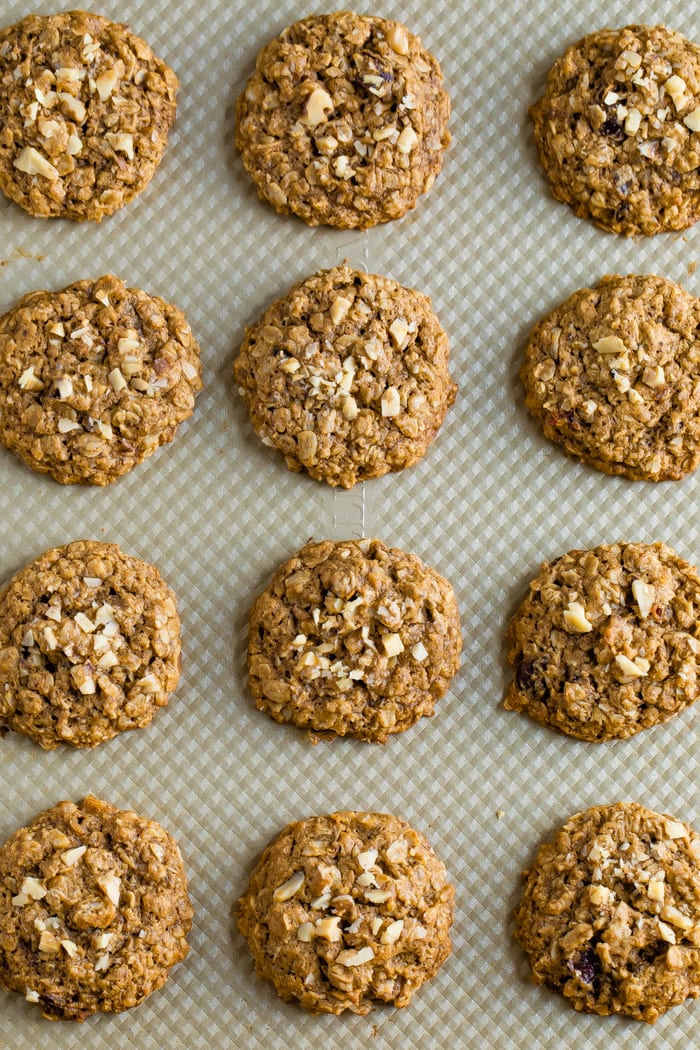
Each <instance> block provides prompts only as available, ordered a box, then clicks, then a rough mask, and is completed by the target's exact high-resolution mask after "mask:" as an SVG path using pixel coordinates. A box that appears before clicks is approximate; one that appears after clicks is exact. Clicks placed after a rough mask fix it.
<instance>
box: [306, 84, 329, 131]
mask: <svg viewBox="0 0 700 1050" xmlns="http://www.w3.org/2000/svg"><path fill="white" fill-rule="evenodd" d="M332 109H333V99H332V98H331V96H330V95H329V94H328V92H327V91H326V90H325V89H324V88H322V87H317V88H314V90H313V91H312V92H311V94H310V95H309V97H308V99H307V100H306V115H305V116H304V117H302V118H301V122H302V124H308V125H309V127H311V128H315V127H316V125H317V124H322V123H323V122H324V121H325V120H327V119H328V117H327V115H326V114H327V113H329V112H330V111H331V110H332Z"/></svg>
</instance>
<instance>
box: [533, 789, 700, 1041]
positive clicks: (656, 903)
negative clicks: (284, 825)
mask: <svg viewBox="0 0 700 1050" xmlns="http://www.w3.org/2000/svg"><path fill="white" fill-rule="evenodd" d="M524 875H525V880H526V881H525V890H524V893H523V898H522V901H521V902H520V906H519V907H518V909H517V911H516V913H515V919H516V935H517V938H518V940H519V941H520V943H521V945H522V946H523V948H524V949H525V951H526V953H527V955H528V957H529V960H530V965H531V966H532V974H533V979H534V980H535V982H536V983H537V984H546V985H547V986H548V987H549V988H552V989H554V991H557V992H560V993H561V994H562V995H564V996H565V997H566V998H567V999H568V1000H569V1002H570V1003H571V1005H572V1006H573V1007H574V1008H575V1009H576V1010H584V1011H586V1012H587V1013H596V1014H625V1015H627V1016H628V1017H633V1018H635V1019H637V1020H639V1021H650V1022H651V1021H656V1019H657V1018H658V1017H660V1016H661V1014H662V1013H664V1012H665V1011H666V1010H668V1009H669V1007H671V1006H677V1005H678V1004H679V1003H682V1002H683V1001H684V1000H685V999H687V998H693V999H695V998H697V997H698V995H700V836H698V835H697V833H696V832H695V831H693V829H692V828H690V827H688V825H687V824H685V823H683V822H682V821H679V820H676V819H675V818H674V817H669V816H668V815H667V814H664V813H655V812H653V811H652V810H650V809H645V808H644V807H643V806H640V805H638V804H637V803H636V802H618V803H616V804H615V805H610V806H594V807H593V808H591V809H588V810H586V811H585V812H583V813H577V814H576V816H574V817H572V818H571V819H570V820H568V821H567V822H566V824H565V825H564V827H563V828H562V829H561V830H560V831H558V832H557V834H556V835H555V837H554V839H553V841H552V842H547V843H544V844H543V845H542V846H540V848H539V851H538V853H537V856H536V857H535V860H534V862H533V864H532V865H531V867H530V870H529V871H526V872H525V873H524Z"/></svg>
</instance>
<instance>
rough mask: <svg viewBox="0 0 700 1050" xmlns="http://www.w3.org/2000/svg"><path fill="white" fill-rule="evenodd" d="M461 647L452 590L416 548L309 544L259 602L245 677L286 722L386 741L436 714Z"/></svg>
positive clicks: (261, 702)
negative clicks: (401, 548)
mask: <svg viewBox="0 0 700 1050" xmlns="http://www.w3.org/2000/svg"><path fill="white" fill-rule="evenodd" d="M461 648H462V636H461V634H460V623H459V611H458V609H457V602H456V600H455V596H454V591H453V590H452V587H451V586H450V584H449V583H448V582H447V580H445V579H444V578H443V577H442V576H440V575H438V573H437V572H435V571H434V570H433V569H429V568H427V566H425V565H424V564H423V562H422V561H421V560H420V558H417V557H416V555H415V554H406V553H405V552H404V551H402V550H398V549H397V548H389V547H385V546H384V544H383V543H381V542H380V541H379V540H357V541H356V540H346V541H344V542H334V541H332V540H326V541H325V542H322V543H307V544H306V546H304V547H303V548H302V549H301V550H300V551H299V552H298V553H297V554H295V555H294V557H293V558H291V559H290V560H289V561H288V562H285V564H284V565H282V566H280V568H279V569H278V570H277V572H276V573H275V575H274V577H273V579H272V582H271V583H270V585H269V586H268V587H267V588H266V589H265V590H264V591H263V592H262V594H260V595H259V596H258V598H257V599H256V601H255V604H254V606H253V610H252V612H251V615H250V629H249V638H248V672H249V677H248V685H249V687H250V690H251V692H252V693H253V696H254V697H255V702H256V705H257V706H258V708H259V709H260V710H261V711H266V712H267V713H268V714H269V715H271V716H272V717H273V718H274V719H275V720H276V721H278V722H292V723H293V724H294V725H297V726H302V727H304V728H308V729H310V730H311V731H312V733H318V732H327V733H331V734H334V735H338V736H345V735H351V736H354V737H357V738H358V739H360V740H367V741H374V742H378V743H385V742H386V740H387V739H388V737H389V734H391V733H400V732H403V730H405V729H408V728H409V727H410V726H412V725H413V724H414V723H415V722H417V721H418V719H419V718H421V717H422V716H424V715H432V714H434V711H435V703H436V701H437V700H439V699H440V698H441V697H442V696H443V695H444V694H445V692H446V691H447V688H448V685H449V682H450V679H451V678H452V676H453V675H454V674H455V673H456V671H457V669H458V667H459V654H460V651H461Z"/></svg>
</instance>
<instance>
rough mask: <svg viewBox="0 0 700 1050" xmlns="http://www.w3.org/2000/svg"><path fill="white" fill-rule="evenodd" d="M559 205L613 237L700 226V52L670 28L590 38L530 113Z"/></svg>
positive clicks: (564, 60)
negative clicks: (696, 223)
mask: <svg viewBox="0 0 700 1050" xmlns="http://www.w3.org/2000/svg"><path fill="white" fill-rule="evenodd" d="M530 112H531V116H532V119H533V121H534V125H535V142H536V144H537V149H538V151H539V156H540V161H541V164H542V167H543V168H544V171H545V174H546V176H547V178H548V179H549V182H550V186H551V191H552V194H553V196H554V197H556V198H557V200H560V201H564V202H565V203H567V204H569V205H571V206H572V208H573V209H574V211H575V212H576V214H577V215H580V216H582V217H583V218H590V219H592V220H593V221H594V222H595V223H596V225H598V226H601V227H602V228H603V229H604V230H609V231H611V232H613V233H624V234H627V235H628V236H631V235H634V234H654V233H659V232H663V231H665V230H682V229H685V227H686V226H690V225H692V223H694V222H696V221H697V219H698V217H700V47H698V46H697V44H694V43H692V42H691V41H689V40H686V39H685V37H683V36H681V35H680V34H679V33H675V32H673V30H670V29H666V28H665V27H664V26H644V25H631V26H626V27H625V28H624V29H605V30H603V31H602V32H598V33H591V34H590V35H589V36H586V37H584V38H583V40H580V41H579V42H578V43H576V44H574V45H573V46H572V47H570V48H569V49H568V50H567V51H566V53H565V54H564V55H563V56H562V57H561V58H559V59H558V60H557V61H556V62H555V63H554V66H553V67H552V69H551V71H550V73H549V80H548V83H547V88H546V90H545V92H544V95H543V96H542V98H541V99H539V101H538V102H536V103H535V105H534V106H533V107H532V109H531V111H530Z"/></svg>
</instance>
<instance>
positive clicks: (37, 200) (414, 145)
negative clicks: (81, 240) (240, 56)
mask: <svg viewBox="0 0 700 1050" xmlns="http://www.w3.org/2000/svg"><path fill="white" fill-rule="evenodd" d="M177 90H178V81H177V77H176V76H175V74H174V73H173V71H172V70H171V69H170V68H169V67H168V66H167V65H166V64H165V63H164V62H163V61H162V60H161V59H159V58H158V57H157V56H156V55H155V54H154V53H153V51H152V50H151V48H150V47H149V46H148V44H146V43H145V41H143V40H142V39H140V38H139V37H137V36H135V35H134V34H133V33H132V32H131V31H130V29H129V28H128V26H125V25H121V24H118V23H115V22H110V21H109V20H107V19H105V18H103V17H102V16H100V15H95V14H91V13H87V12H83V11H71V12H67V13H64V14H56V15H30V16H28V17H27V18H24V19H22V21H21V22H19V23H17V24H16V25H14V26H10V27H8V28H6V29H4V30H2V31H0V112H2V114H3V128H2V138H1V139H0V147H1V148H0V189H2V190H3V192H4V193H5V194H6V195H7V196H8V197H9V198H10V199H11V200H13V201H15V202H16V203H17V204H19V205H21V207H23V208H24V209H25V210H26V211H28V212H29V213H30V214H32V215H37V216H41V217H49V216H63V217H66V218H70V219H76V220H85V219H92V220H98V221H99V220H100V219H102V218H103V217H104V216H106V215H111V214H112V213H113V212H114V211H115V210H116V209H117V208H119V207H121V206H122V205H124V204H126V203H127V202H128V201H130V200H131V199H132V198H133V197H134V196H135V195H136V194H137V193H139V192H141V191H142V190H143V189H144V188H145V187H146V185H147V184H148V183H149V181H150V179H151V178H152V176H153V174H154V172H155V170H156V167H157V165H158V163H159V162H160V159H161V157H162V154H163V152H164V150H165V147H166V144H167V138H168V132H169V130H170V127H171V125H172V123H173V121H174V119H175V109H176V94H177ZM449 113H450V100H449V96H448V94H447V92H446V91H445V88H444V86H443V80H442V73H441V71H440V67H439V65H438V63H437V61H436V60H435V58H433V56H432V55H431V54H430V53H429V52H427V51H426V50H425V48H423V46H422V45H421V42H420V40H419V39H418V37H416V36H414V35H413V34H412V33H410V32H409V31H408V30H407V29H406V28H405V27H404V26H402V25H401V24H400V23H398V22H392V21H388V20H385V19H381V18H376V17H370V16H361V15H356V14H353V13H351V12H347V11H344V12H338V13H336V14H332V15H322V16H313V17H310V18H306V19H303V20H302V21H300V22H297V23H295V24H294V25H292V26H290V27H289V28H288V29H286V30H285V31H284V32H283V33H282V34H281V36H280V37H279V38H277V39H276V40H274V41H272V42H271V43H270V44H269V45H268V46H267V47H265V48H264V49H263V50H262V51H261V53H260V54H259V56H258V59H257V63H256V71H255V73H254V74H253V75H252V76H251V78H250V79H249V81H248V84H247V86H246V88H245V91H244V92H243V94H242V95H241V97H240V99H239V102H238V107H237V126H236V145H237V146H238V148H239V150H240V151H241V156H242V159H243V164H244V166H245V168H246V170H247V171H248V172H249V174H250V175H251V177H252V179H253V180H254V182H255V184H256V186H257V188H258V190H259V193H260V195H261V197H262V198H263V199H265V200H267V201H268V202H269V203H270V204H272V205H273V207H274V208H276V209H277V210H278V211H281V212H286V213H288V214H295V215H298V216H300V217H301V218H302V219H304V221H305V222H307V223H309V224H310V225H317V224H319V223H324V224H326V225H331V226H337V227H346V228H347V227H350V228H360V229H362V228H366V227H368V226H373V225H375V224H376V223H380V222H387V221H389V220H391V219H396V218H400V217H401V216H402V215H404V214H405V212H406V211H408V210H409V209H410V208H413V207H414V206H415V204H416V201H417V199H418V197H419V196H420V195H421V194H423V193H425V192H427V190H428V189H429V188H430V187H431V185H432V183H433V181H434V179H435V177H436V175H437V174H438V173H439V171H440V168H441V166H442V155H443V152H444V150H445V148H446V146H447V145H448V143H449V141H450V135H449V132H448V131H447V120H448V117H449Z"/></svg>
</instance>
